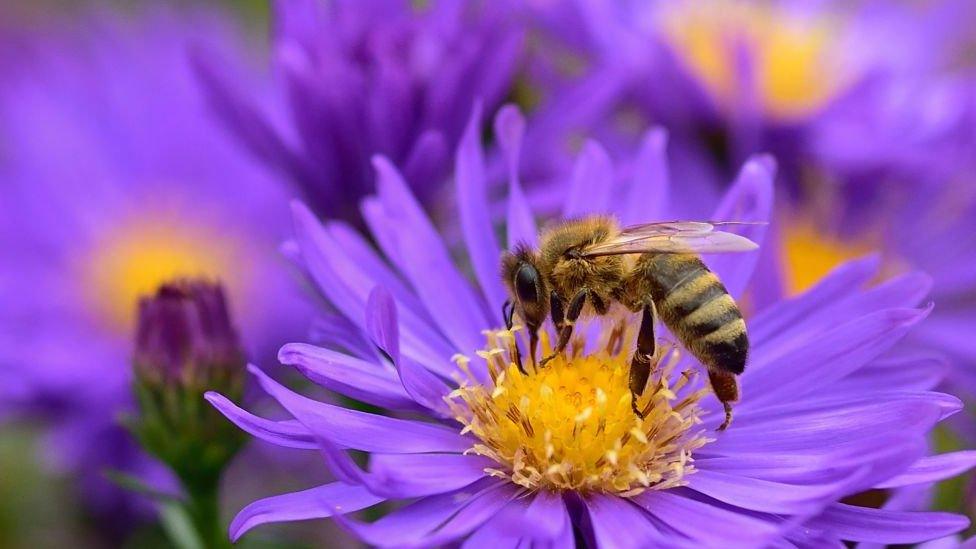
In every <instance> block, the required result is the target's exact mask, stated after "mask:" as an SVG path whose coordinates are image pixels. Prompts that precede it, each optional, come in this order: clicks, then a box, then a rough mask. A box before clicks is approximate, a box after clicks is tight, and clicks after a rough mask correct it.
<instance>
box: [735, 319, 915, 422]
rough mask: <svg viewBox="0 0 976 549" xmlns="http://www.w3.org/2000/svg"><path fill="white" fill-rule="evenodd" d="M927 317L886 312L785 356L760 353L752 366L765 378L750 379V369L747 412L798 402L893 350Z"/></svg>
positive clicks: (744, 385) (746, 384) (745, 379)
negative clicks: (753, 408) (768, 405)
mask: <svg viewBox="0 0 976 549" xmlns="http://www.w3.org/2000/svg"><path fill="white" fill-rule="evenodd" d="M926 316H928V310H924V309H923V310H915V309H892V310H888V311H881V312H878V313H874V314H870V315H867V316H864V317H862V318H858V319H856V320H853V321H850V322H847V323H844V324H842V325H840V326H837V327H836V328H834V329H833V330H830V331H828V332H826V333H824V334H822V335H818V336H817V337H815V338H810V340H809V341H807V343H806V344H805V345H799V346H798V347H797V348H794V349H789V351H788V352H786V353H774V352H772V351H771V350H767V349H763V351H766V352H762V351H760V350H756V352H755V355H756V358H755V359H754V360H753V362H752V364H753V365H755V367H756V369H757V370H760V369H761V370H762V375H749V374H751V372H749V370H748V367H747V370H746V372H747V374H746V375H745V376H743V379H742V391H743V393H744V394H748V395H749V399H748V404H746V403H743V404H744V406H743V408H745V407H746V406H748V407H749V408H752V407H754V406H762V405H763V404H766V403H769V402H777V401H782V400H783V399H795V398H797V397H801V396H803V395H805V394H808V393H814V392H816V391H817V390H819V389H820V388H821V387H825V386H828V385H829V384H831V383H833V382H835V381H836V380H838V379H840V378H843V377H844V376H846V375H848V374H850V373H852V372H854V371H856V370H857V369H859V368H860V367H861V366H863V365H864V364H866V363H868V362H869V361H871V360H872V359H874V358H877V357H878V356H880V355H881V354H882V353H884V352H885V351H887V350H888V349H890V348H891V347H892V346H893V345H894V344H895V343H897V342H898V341H900V340H901V339H902V338H903V337H904V335H905V333H907V332H908V330H909V329H910V328H911V327H912V326H913V325H915V324H916V323H918V322H919V321H921V320H922V319H923V318H925V317H926ZM773 363H775V367H774V366H772V364H773ZM764 366H765V368H764Z"/></svg>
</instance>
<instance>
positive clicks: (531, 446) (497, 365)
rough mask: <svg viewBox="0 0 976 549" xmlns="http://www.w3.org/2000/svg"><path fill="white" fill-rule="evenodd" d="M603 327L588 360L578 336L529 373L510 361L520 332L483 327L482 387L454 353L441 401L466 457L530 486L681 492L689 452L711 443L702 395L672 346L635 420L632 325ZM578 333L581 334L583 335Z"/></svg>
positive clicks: (656, 360)
mask: <svg viewBox="0 0 976 549" xmlns="http://www.w3.org/2000/svg"><path fill="white" fill-rule="evenodd" d="M581 324H582V323H581ZM606 324H607V327H606V329H604V330H602V331H601V333H600V341H599V342H598V343H599V344H598V345H596V346H594V347H593V348H594V349H596V352H592V353H590V354H585V349H586V348H587V346H586V345H585V343H586V341H585V338H583V337H582V336H580V337H579V338H576V340H574V343H573V346H572V347H571V348H570V349H569V350H567V351H566V352H565V353H563V354H561V355H558V356H556V357H555V358H554V359H553V360H552V361H550V362H549V363H548V364H547V365H546V367H545V368H540V369H539V370H538V371H535V370H532V369H530V370H529V373H528V374H523V373H522V372H521V371H520V370H519V369H518V366H517V364H516V362H515V357H516V356H517V355H516V350H515V346H514V343H515V341H516V340H517V336H518V335H519V334H518V332H519V331H522V328H521V327H520V326H513V329H512V330H497V331H494V330H489V331H486V332H485V338H486V341H487V345H486V347H485V348H484V349H482V350H479V351H478V352H477V354H478V356H480V357H482V358H483V359H485V361H486V363H487V365H488V370H489V372H490V373H491V379H492V382H491V383H490V384H489V385H488V386H486V385H483V384H482V383H481V382H480V381H478V379H477V378H476V377H475V376H474V375H472V373H471V370H470V368H469V367H468V364H469V361H468V359H467V358H466V357H463V356H461V355H458V356H456V357H455V361H456V362H457V363H458V365H459V368H460V370H461V371H462V373H463V376H462V377H461V378H460V379H459V383H460V385H461V386H460V388H459V389H457V390H456V391H453V392H452V393H451V394H450V395H449V396H448V398H447V401H448V404H449V405H450V407H451V410H452V412H453V414H454V416H455V417H456V418H457V420H458V421H459V422H461V424H462V425H463V429H462V432H463V433H470V434H472V435H474V436H475V437H476V438H477V439H478V440H479V442H478V443H476V444H474V445H473V446H472V448H471V449H469V450H468V453H472V454H478V455H482V456H485V457H487V458H489V459H492V460H494V461H495V462H497V464H498V466H497V467H492V468H490V469H489V470H487V473H488V474H490V475H492V476H497V477H500V478H508V479H510V480H511V481H512V482H513V483H515V484H518V485H520V486H524V487H525V488H528V489H533V490H536V489H547V490H555V491H561V490H574V491H580V492H603V493H614V494H619V495H625V496H632V495H636V494H639V493H641V492H643V491H644V490H649V489H652V490H659V489H667V488H672V487H675V486H681V485H683V484H685V480H684V478H685V476H686V475H689V474H692V473H694V470H695V468H694V460H693V458H692V455H693V452H694V451H695V450H697V449H698V448H700V447H702V446H703V445H705V444H706V443H707V442H709V439H707V438H705V436H704V434H703V433H704V430H703V429H701V428H700V424H701V419H700V417H701V415H702V410H701V408H700V406H699V404H698V403H699V400H700V399H701V398H702V397H703V396H704V395H705V394H706V393H707V392H708V391H709V389H708V388H707V386H701V385H697V384H695V383H694V381H695V380H696V379H697V378H696V375H695V372H693V371H678V364H679V362H680V355H679V353H678V352H677V350H675V349H670V350H667V351H666V352H661V353H658V354H656V355H655V356H654V357H652V358H651V366H652V373H651V378H650V380H649V381H648V384H647V388H646V390H645V392H644V394H643V395H641V396H640V398H639V399H638V402H637V405H638V409H640V410H642V411H643V414H644V417H643V419H641V418H639V417H637V416H636V415H635V414H634V412H633V410H632V408H631V395H630V389H629V383H628V380H629V369H630V358H631V353H632V352H633V348H634V343H635V339H636V334H635V330H634V328H633V323H632V322H630V323H628V322H625V321H621V320H619V319H614V320H612V321H610V320H609V319H608V320H607V322H606ZM582 328H583V327H582V326H580V327H579V332H578V333H580V334H583V333H586V332H585V331H584V330H583V329H582ZM523 335H524V334H523ZM523 341H524V339H523ZM540 343H541V345H540V346H541V347H542V351H543V354H545V355H547V354H548V353H549V352H551V345H550V338H549V334H547V333H545V332H542V333H540ZM702 385H704V384H702Z"/></svg>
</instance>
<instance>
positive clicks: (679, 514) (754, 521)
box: [632, 489, 779, 547]
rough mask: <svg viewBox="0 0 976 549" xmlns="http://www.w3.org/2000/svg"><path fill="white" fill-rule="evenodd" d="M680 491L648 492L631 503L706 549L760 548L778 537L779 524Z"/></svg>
mask: <svg viewBox="0 0 976 549" xmlns="http://www.w3.org/2000/svg"><path fill="white" fill-rule="evenodd" d="M680 490H681V489H679V490H648V491H646V492H644V493H643V494H640V495H638V496H636V497H634V498H632V499H633V501H634V502H635V503H637V504H638V505H640V506H641V507H643V508H644V510H645V511H647V512H648V513H650V514H651V515H653V516H655V517H657V518H658V520H660V521H661V522H662V523H663V524H666V525H668V527H670V528H672V529H673V530H675V531H676V532H678V533H679V534H681V535H683V536H685V537H687V538H688V539H690V540H692V541H694V542H697V543H701V544H703V545H705V546H707V547H719V546H725V547H746V546H749V547H753V546H755V547H760V546H765V545H766V543H767V542H768V541H769V540H770V539H771V538H772V537H773V536H775V535H776V534H778V533H779V525H778V524H773V523H770V522H766V521H763V520H760V519H758V518H755V517H753V516H750V515H748V514H745V513H736V512H734V511H731V510H729V509H725V508H723V507H719V506H717V505H710V504H708V503H706V502H704V501H698V500H696V499H693V498H692V497H690V494H689V493H685V494H682V493H681V491H680ZM685 492H687V491H685Z"/></svg>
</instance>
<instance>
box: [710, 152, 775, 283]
mask: <svg viewBox="0 0 976 549" xmlns="http://www.w3.org/2000/svg"><path fill="white" fill-rule="evenodd" d="M775 173H776V164H775V162H774V161H773V160H772V158H771V157H768V156H759V157H755V158H752V159H750V160H749V161H748V162H746V164H745V165H744V166H743V167H742V170H741V171H740V172H739V177H738V178H736V180H735V183H733V184H732V188H731V189H729V191H728V192H727V193H726V194H725V197H724V198H723V199H722V202H721V203H720V204H719V206H718V208H717V209H716V210H715V213H714V215H713V216H712V220H714V221H746V222H761V223H765V222H768V221H769V220H770V214H771V212H772V207H773V178H774V176H775ZM737 232H739V234H741V235H742V236H745V237H747V238H749V239H751V240H752V241H753V242H755V243H756V244H759V246H762V245H763V240H764V238H765V235H766V226H765V225H754V226H750V227H747V228H745V229H742V230H741V231H737ZM758 260H759V254H758V253H756V252H750V253H744V254H724V255H715V256H712V257H709V258H707V263H708V266H709V268H711V269H712V270H713V271H715V274H717V275H718V277H719V278H720V279H721V280H722V283H723V284H725V287H726V288H728V290H729V293H730V294H732V296H733V297H740V296H741V295H742V292H743V290H745V287H746V285H747V284H748V283H749V279H750V278H751V277H752V272H753V270H755V268H756V262H757V261H758Z"/></svg>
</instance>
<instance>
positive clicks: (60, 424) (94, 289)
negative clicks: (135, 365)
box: [0, 10, 305, 504]
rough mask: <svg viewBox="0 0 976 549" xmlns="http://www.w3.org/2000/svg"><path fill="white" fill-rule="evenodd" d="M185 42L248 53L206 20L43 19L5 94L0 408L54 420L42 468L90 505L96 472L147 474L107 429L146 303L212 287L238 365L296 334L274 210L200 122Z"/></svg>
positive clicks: (0, 108)
mask: <svg viewBox="0 0 976 549" xmlns="http://www.w3.org/2000/svg"><path fill="white" fill-rule="evenodd" d="M191 29H194V31H191ZM195 40H205V41H207V43H209V44H211V45H212V47H214V48H218V49H222V50H226V51H227V52H233V53H234V54H235V59H238V58H243V57H242V56H243V50H242V49H241V43H240V37H239V35H238V33H237V32H236V30H235V29H234V28H233V27H232V26H231V25H230V24H229V23H228V21H226V20H224V19H222V16H220V15H218V14H215V13H211V12H201V11H187V12H180V13H177V12H171V11H159V10H156V11H140V12H137V16H136V15H133V18H132V19H128V18H126V19H123V18H121V17H116V16H111V15H108V14H104V13H100V14H97V15H96V14H87V15H84V14H82V15H79V16H78V19H75V20H72V21H71V22H70V24H69V22H68V21H61V20H59V21H50V22H49V23H48V24H47V26H46V27H45V28H44V29H39V31H38V33H37V34H36V35H33V36H32V37H30V42H29V47H24V48H21V49H18V50H17V51H19V52H22V55H21V56H20V58H19V67H18V71H17V74H16V75H15V77H14V78H11V79H10V80H9V81H8V82H6V83H5V86H4V89H3V90H2V92H0V142H2V145H0V179H2V180H3V181H4V193H3V201H2V204H0V208H2V213H0V219H2V221H0V225H2V227H0V265H3V267H2V270H0V367H2V369H3V376H2V381H0V401H2V402H3V407H4V408H10V409H13V410H17V411H19V412H21V413H24V414H28V415H30V414H38V415H39V416H40V417H42V418H44V419H46V420H48V421H49V425H50V426H51V427H52V429H51V430H50V443H51V444H50V446H51V448H50V451H49V452H48V453H47V457H48V459H49V460H51V461H54V462H56V463H57V465H58V466H60V467H63V468H66V469H67V470H69V471H74V472H78V473H79V474H80V476H81V479H82V481H83V482H84V483H85V485H86V486H87V487H88V488H89V493H90V494H91V495H92V496H93V499H94V500H96V503H98V504H112V503H113V502H114V500H113V499H112V498H109V497H108V495H109V494H112V495H113V496H114V495H116V494H117V490H115V489H112V488H110V487H109V486H108V485H106V484H105V482H104V480H103V478H102V471H103V470H105V469H108V468H117V469H125V470H127V471H133V472H142V471H146V470H147V469H151V468H152V466H150V465H149V463H148V462H147V461H145V459H144V458H142V457H140V455H139V452H138V451H137V450H136V446H135V444H134V442H133V441H132V440H131V439H130V438H129V437H128V436H127V435H126V434H125V432H124V431H123V430H122V429H121V427H119V426H118V425H117V424H116V421H117V417H118V415H119V414H120V412H123V411H125V410H128V409H130V405H131V400H132V399H131V396H130V382H131V377H132V376H131V359H132V355H133V350H134V349H133V342H134V341H135V336H136V333H135V321H136V314H137V305H138V300H139V298H140V297H141V296H143V295H147V294H151V293H154V292H155V291H156V289H157V288H158V287H159V285H161V284H163V283H165V282H168V281H170V280H172V279H174V278H179V277H188V276H194V277H204V278H207V279H211V280H219V281H220V282H221V283H222V284H223V286H224V288H225V289H226V291H227V297H228V300H229V303H230V308H231V310H232V313H233V314H234V316H235V317H236V318H237V319H239V328H240V331H241V336H242V343H243V346H244V348H245V350H246V351H247V353H248V355H249V356H254V357H258V356H262V354H269V353H270V352H273V350H274V349H275V348H277V346H278V345H280V343H281V342H282V341H287V340H288V339H289V338H293V337H294V336H295V335H296V334H299V333H303V330H304V326H303V324H304V318H303V317H304V316H305V313H304V311H305V306H304V305H303V304H302V303H301V299H300V292H298V291H295V289H294V287H293V282H292V281H291V280H290V278H291V277H290V275H289V272H288V271H287V268H286V267H285V265H283V263H285V262H284V261H283V259H280V258H279V254H278V250H277V248H278V244H279V239H281V238H282V237H283V236H284V234H285V233H286V230H287V227H286V226H283V225H282V219H284V216H285V215H286V214H287V200H286V198H285V196H284V195H283V194H282V193H281V192H280V189H279V187H278V186H276V185H275V183H274V182H272V181H269V180H266V179H265V178H263V177H262V176H261V174H260V173H259V172H257V171H256V168H255V167H254V166H253V165H251V164H250V163H249V161H248V160H247V159H246V158H242V157H241V156H240V154H239V151H237V150H236V149H235V147H234V146H233V144H229V143H226V142H225V141H226V138H225V136H223V134H222V133H221V130H220V129H219V128H217V127H215V126H214V125H213V123H212V121H211V120H210V119H209V115H208V114H207V110H206V108H205V104H204V100H203V97H202V94H201V93H200V90H199V88H198V84H197V82H196V79H195V77H194V75H193V73H192V70H191V69H190V66H189V63H188V62H187V60H186V48H187V47H188V46H189V45H190V43H191V42H192V41H195ZM22 44H23V42H18V47H19V46H21V45H22ZM239 68H241V71H240V77H241V78H242V81H243V82H248V83H249V86H250V87H251V88H252V89H260V86H261V81H260V80H259V79H258V78H256V77H255V76H254V75H251V74H250V73H248V72H247V71H245V70H244V69H243V67H239ZM157 476H158V475H157ZM100 496H105V497H104V498H102V497H100Z"/></svg>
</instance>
